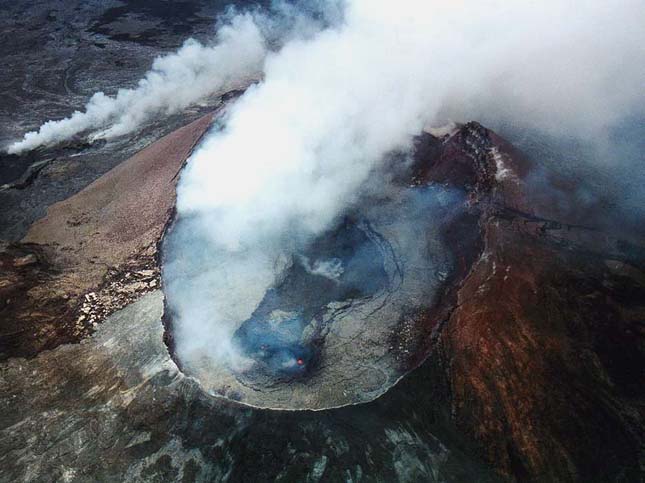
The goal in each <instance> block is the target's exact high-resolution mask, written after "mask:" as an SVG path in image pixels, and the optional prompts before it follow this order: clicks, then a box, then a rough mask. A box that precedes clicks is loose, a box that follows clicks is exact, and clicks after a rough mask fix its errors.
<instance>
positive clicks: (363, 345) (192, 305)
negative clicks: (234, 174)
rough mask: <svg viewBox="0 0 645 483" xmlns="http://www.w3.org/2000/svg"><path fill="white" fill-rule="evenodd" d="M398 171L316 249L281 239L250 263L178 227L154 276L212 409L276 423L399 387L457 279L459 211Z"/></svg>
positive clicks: (183, 362) (458, 205) (178, 344)
mask: <svg viewBox="0 0 645 483" xmlns="http://www.w3.org/2000/svg"><path fill="white" fill-rule="evenodd" d="M428 138H430V137H428ZM396 163H397V162H396V161H395V162H394V168H393V169H394V170H395V171H400V172H403V171H405V172H404V173H403V174H401V173H399V175H397V176H394V179H395V181H392V180H391V177H390V179H389V180H388V181H386V177H385V176H384V175H383V173H382V172H379V173H376V174H375V175H374V176H373V177H372V178H371V179H370V182H369V183H368V184H369V188H368V189H365V190H364V193H363V194H362V195H360V196H357V201H356V202H355V203H353V204H352V205H351V207H350V208H349V209H348V210H347V211H346V212H345V213H343V214H342V215H341V216H339V217H337V219H336V220H335V221H334V222H333V223H332V224H330V225H329V226H328V227H327V228H326V229H325V230H324V231H322V232H321V233H320V234H318V235H317V236H315V237H312V238H310V239H302V240H300V239H298V238H297V237H294V236H290V233H288V232H287V233H284V236H283V237H282V242H283V245H282V246H280V247H273V246H271V247H261V249H260V250H259V253H258V252H257V251H256V250H255V248H249V247H246V248H243V249H240V250H237V251H234V252H231V251H230V250H227V249H225V248H222V247H220V246H218V245H217V243H215V242H213V240H212V237H211V236H210V233H209V230H210V228H209V227H208V226H207V225H204V224H203V223H201V222H198V221H197V220H195V219H194V218H193V217H190V216H187V217H182V216H177V217H176V219H175V220H174V221H173V223H172V225H171V226H170V228H169V230H168V232H167V233H166V236H165V238H164V241H163V244H162V253H163V255H162V262H163V269H162V271H163V280H164V291H165V294H166V313H165V326H166V340H167V342H168V345H169V347H170V349H171V353H172V355H173V358H174V359H175V361H176V362H177V363H178V365H179V367H180V368H181V369H182V370H183V371H184V373H186V374H187V375H190V376H192V377H194V378H195V379H196V380H198V381H199V383H200V384H201V386H202V387H203V388H204V390H205V391H207V392H208V393H210V394H212V395H220V396H224V397H227V398H229V399H233V400H237V401H241V402H244V403H246V404H249V405H253V406H257V407H267V408H275V409H324V408H330V407H338V406H343V405H347V404H355V403H361V402H366V401H370V400H372V399H374V398H376V397H378V396H379V395H381V394H383V393H384V392H385V391H386V390H387V389H389V388H390V387H391V386H392V385H393V384H395V383H396V381H398V379H399V378H400V377H402V376H403V375H404V374H405V373H406V372H407V371H408V370H409V369H410V368H411V366H412V364H414V361H417V360H418V358H419V351H420V350H422V349H423V348H422V347H421V344H420V343H419V341H421V340H427V338H428V336H429V333H430V332H431V330H432V326H431V325H429V324H428V320H427V318H425V317H424V316H422V314H427V313H428V311H429V310H430V309H431V308H432V306H433V304H434V303H435V301H436V299H437V295H438V294H439V293H440V292H441V290H442V289H443V286H444V284H445V283H446V280H447V279H448V277H449V274H450V273H451V272H452V270H453V260H452V256H451V254H450V252H449V250H448V247H447V246H446V243H445V236H444V235H445V228H446V226H447V225H448V224H450V222H451V220H454V219H455V217H456V216H457V214H458V213H460V212H461V209H462V206H463V202H464V198H463V196H462V194H461V192H460V191H458V190H455V189H452V188H447V187H444V186H441V185H438V184H424V183H417V184H415V183H413V180H412V175H411V174H410V171H409V166H407V165H406V166H407V168H405V170H403V169H402V167H399V166H396ZM399 164H401V165H402V166H403V165H405V163H404V162H403V161H400V163H399ZM390 174H391V173H390ZM379 185H380V186H379ZM375 186H378V189H374V187H375ZM267 255H268V256H267ZM406 334H407V338H406V337H405V335H406Z"/></svg>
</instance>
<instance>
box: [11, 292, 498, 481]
mask: <svg viewBox="0 0 645 483" xmlns="http://www.w3.org/2000/svg"><path fill="white" fill-rule="evenodd" d="M162 310H163V296H162V294H161V292H159V291H157V292H152V293H150V294H148V295H146V296H144V297H143V298H142V299H140V300H139V301H138V302H136V303H134V304H132V305H130V306H128V307H126V308H125V309H123V310H121V311H120V312H117V313H115V314H114V315H112V316H111V317H109V318H108V319H107V320H106V321H105V322H104V323H103V324H102V325H101V326H100V327H99V329H98V331H97V333H96V334H95V335H94V336H93V337H92V338H90V339H86V340H85V341H84V342H83V343H81V344H76V345H66V346H61V347H59V348H57V349H55V350H53V351H47V352H43V353H42V354H40V355H39V356H38V357H36V358H34V359H31V360H25V359H11V360H9V361H8V362H6V363H5V364H3V365H2V366H0V394H1V395H2V396H1V399H0V467H1V468H2V474H1V475H0V481H7V482H8V481H490V480H491V477H490V475H489V474H488V473H487V470H485V469H484V467H483V466H482V465H480V464H479V463H478V462H476V461H473V460H472V459H471V458H470V457H466V456H464V451H465V450H466V449H467V448H464V445H463V443H462V442H461V441H460V439H459V438H458V437H457V436H456V434H455V433H454V432H453V431H451V430H450V428H449V425H448V424H444V423H443V422H442V421H444V420H445V419H446V416H445V415H442V412H441V411H440V410H438V409H437V410H435V408H433V406H434V405H433V403H432V387H431V385H432V371H431V370H430V369H429V366H427V365H426V366H422V367H421V368H420V369H419V370H417V371H415V372H414V373H412V374H411V375H410V376H409V377H408V378H406V379H404V380H403V381H402V382H401V383H399V384H398V385H397V386H395V388H393V389H392V390H391V391H389V392H388V393H387V394H385V395H384V396H383V397H381V398H379V399H377V400H376V401H374V402H372V403H369V404H364V405H360V406H350V407H347V408H343V409H338V410H330V411H319V412H312V411H269V410H257V409H253V408H249V407H245V406H242V405H239V404H236V403H233V402H230V401H227V400H225V399H222V398H214V397H212V396H209V395H207V394H205V393H204V392H202V390H201V389H200V387H199V386H198V384H197V383H196V382H195V381H194V380H193V379H191V378H188V377H185V376H184V375H183V374H182V373H181V372H180V371H178V369H177V367H176V366H175V364H174V363H173V361H172V360H171V359H170V357H169V355H168V352H167V350H166V347H165V346H164V344H163V340H162V335H163V327H162V324H161V321H160V317H161V315H162Z"/></svg>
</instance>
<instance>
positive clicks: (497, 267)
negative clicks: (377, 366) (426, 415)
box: [423, 123, 645, 481]
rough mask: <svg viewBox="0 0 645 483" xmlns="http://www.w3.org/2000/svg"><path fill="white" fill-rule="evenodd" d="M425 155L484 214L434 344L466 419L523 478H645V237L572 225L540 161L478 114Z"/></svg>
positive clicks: (505, 467) (431, 172) (491, 457)
mask: <svg viewBox="0 0 645 483" xmlns="http://www.w3.org/2000/svg"><path fill="white" fill-rule="evenodd" d="M427 161H428V164H427V165H426V166H425V173H423V175H424V178H425V180H429V181H439V182H448V183H451V184H452V183H454V184H457V185H458V186H462V187H464V188H465V189H466V190H467V191H468V192H469V199H470V202H471V204H472V208H473V209H474V210H479V212H480V220H479V226H480V231H481V239H482V241H483V250H482V251H481V254H480V256H479V258H478V260H477V261H476V262H475V263H474V264H473V265H472V268H471V270H470V273H469V274H468V275H467V276H466V277H465V279H464V280H463V281H462V282H461V283H460V286H459V288H458V290H457V295H456V300H455V301H454V304H453V309H454V310H453V311H452V313H451V314H450V316H449V318H448V320H447V322H446V323H445V325H444V330H443V331H442V332H441V334H440V336H439V338H438V342H437V344H436V348H438V349H439V351H438V352H439V359H440V360H441V361H442V364H443V365H444V366H445V368H446V377H447V381H448V386H449V390H448V393H449V394H450V400H451V405H452V411H453V415H454V418H455V420H456V422H457V424H458V426H459V427H460V428H461V429H462V430H463V431H464V432H465V433H467V434H468V435H469V436H471V437H472V438H473V439H474V440H475V441H477V442H478V443H479V445H480V448H481V451H482V454H483V455H484V456H485V457H486V459H488V461H489V462H490V463H491V464H492V465H493V466H494V467H496V468H497V469H498V470H499V471H500V472H501V473H502V474H504V475H506V476H508V477H511V478H513V479H518V480H525V479H547V480H549V481H553V480H560V481H570V480H581V481H590V480H598V479H602V480H607V479H610V480H611V479H625V480H629V481H636V480H637V479H638V478H639V475H642V474H643V473H642V471H643V469H642V468H640V467H639V451H641V450H640V448H642V444H643V434H644V429H645V426H644V425H643V415H644V413H645V411H644V408H645V405H644V404H643V402H644V401H645V397H644V396H645V386H644V385H643V381H644V380H645V373H644V372H643V370H644V369H643V368H645V344H644V338H643V335H644V330H643V320H644V319H645V273H644V272H643V271H642V267H643V266H645V257H643V254H644V253H645V251H643V248H642V245H641V246H640V247H639V246H638V245H635V244H633V243H627V242H625V241H624V240H621V239H620V238H619V236H620V235H616V234H614V236H610V235H607V234H605V233H603V232H601V231H600V230H598V229H592V228H583V227H580V226H575V225H569V224H567V223H566V222H567V221H569V220H570V219H571V218H572V212H571V211H570V210H568V211H566V212H563V211H562V209H561V206H554V205H549V203H548V202H549V199H548V197H547V196H545V195H544V192H538V191H537V189H543V188H544V186H543V185H539V186H537V187H536V185H534V184H532V183H531V182H530V181H527V178H529V177H530V174H531V173H532V172H533V171H532V167H531V166H530V163H529V162H528V161H527V160H525V159H523V158H522V157H521V155H519V154H518V153H516V152H513V150H512V148H510V147H509V146H508V145H507V144H506V143H504V142H503V141H502V140H500V139H499V138H498V137H497V136H495V135H494V134H493V133H490V132H489V131H487V130H485V129H483V128H482V127H481V126H479V125H477V124H473V123H471V124H469V125H466V126H464V127H463V128H462V129H461V130H460V131H459V132H458V133H457V134H455V135H454V136H452V137H450V138H448V139H445V140H444V146H443V149H441V150H440V153H439V155H438V156H435V157H434V158H433V159H429V160H427ZM468 161H470V165H469V163H468ZM535 200H540V203H534V202H533V201H535ZM571 206H574V201H572V202H571ZM558 214H560V215H561V216H562V218H561V219H559V220H558V219H557V218H556V219H547V218H546V216H558ZM573 218H575V217H573ZM588 219H589V217H588ZM593 221H594V218H591V222H592V223H593ZM444 310H446V309H445V308H444Z"/></svg>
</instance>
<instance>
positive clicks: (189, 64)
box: [8, 14, 266, 153]
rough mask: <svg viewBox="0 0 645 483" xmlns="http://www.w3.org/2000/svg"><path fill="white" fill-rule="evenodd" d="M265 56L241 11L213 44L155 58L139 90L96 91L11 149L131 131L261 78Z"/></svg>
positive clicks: (18, 150) (193, 44)
mask: <svg viewBox="0 0 645 483" xmlns="http://www.w3.org/2000/svg"><path fill="white" fill-rule="evenodd" d="M265 55H266V45H265V40H264V37H263V35H262V34H261V32H260V29H259V28H258V25H257V23H256V21H255V20H254V18H253V17H252V16H251V15H250V14H245V15H239V16H237V17H235V18H234V19H233V21H232V22H231V23H230V24H228V25H225V26H223V27H222V28H220V29H219V31H218V33H217V36H216V39H215V43H214V45H212V46H205V45H202V44H200V43H199V42H197V41H196V40H193V39H190V40H188V41H186V42H185V43H184V45H183V46H182V47H181V48H180V49H179V50H178V51H177V52H176V53H174V54H171V55H167V56H164V57H159V58H157V59H155V61H154V62H153V64H152V69H151V70H150V71H149V72H148V73H147V74H146V76H145V77H144V78H143V79H141V80H140V81H139V83H138V85H137V87H136V88H133V89H120V90H119V91H118V93H117V94H116V96H114V97H110V96H107V95H105V94H104V93H103V92H97V93H96V94H94V95H93V96H92V98H91V99H90V101H89V102H88V103H87V105H86V106H85V111H83V112H81V111H76V112H74V113H73V114H72V115H71V116H70V117H68V118H66V119H62V120H60V121H48V122H46V123H45V124H43V125H42V126H41V127H40V128H39V129H38V130H37V131H33V132H29V133H27V134H25V136H24V138H23V139H22V140H21V141H17V142H15V143H13V144H11V145H10V146H9V148H8V152H9V153H21V152H23V151H28V150H31V149H34V148H37V147H39V146H46V145H51V144H55V143H57V142H60V141H63V140H66V139H70V138H71V137H73V136H75V135H76V134H79V133H81V132H84V131H87V130H97V129H102V128H104V129H102V130H99V131H96V132H94V133H93V134H92V136H91V139H98V138H106V139H107V138H112V137H115V136H120V135H123V134H127V133H129V132H131V131H133V130H135V129H136V128H137V127H139V126H141V125H142V124H143V123H144V122H146V121H148V120H150V119H151V118H153V117H154V116H157V115H159V114H166V115H167V114H172V113H174V112H177V111H180V110H181V109H183V108H185V107H187V106H189V105H191V104H194V103H196V102H198V101H200V100H202V99H204V98H206V97H208V96H210V95H213V94H216V93H219V92H222V93H223V92H225V91H227V90H230V89H232V88H235V87H238V86H242V85H244V83H245V82H248V81H249V80H252V79H254V78H257V77H259V75H260V73H261V66H262V61H263V60H264V56H265Z"/></svg>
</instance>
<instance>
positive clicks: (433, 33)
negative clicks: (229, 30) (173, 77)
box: [166, 0, 645, 358]
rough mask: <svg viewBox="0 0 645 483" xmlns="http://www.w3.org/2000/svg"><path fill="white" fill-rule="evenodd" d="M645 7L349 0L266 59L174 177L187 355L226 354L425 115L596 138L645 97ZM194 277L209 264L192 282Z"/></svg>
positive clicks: (172, 296)
mask: <svg viewBox="0 0 645 483" xmlns="http://www.w3.org/2000/svg"><path fill="white" fill-rule="evenodd" d="M641 7H642V2H639V1H634V0H619V1H617V2H612V4H611V5H610V4H608V3H607V2H604V1H602V2H601V1H599V0H594V1H590V2H586V3H585V4H584V5H580V4H575V5H574V4H573V3H572V2H568V1H563V0H550V1H542V2H501V1H494V0H492V1H484V2H480V1H477V2H475V1H462V2H439V1H435V2H428V1H421V0H409V1H406V2H397V3H396V5H394V4H393V3H392V2H389V1H374V0H369V1H368V0H351V1H348V2H347V3H346V10H345V12H344V22H342V23H341V24H339V25H335V26H332V27H330V28H327V29H324V30H322V31H320V32H319V33H318V34H317V35H314V36H313V37H311V38H308V39H296V40H293V41H291V42H288V43H286V44H285V45H284V46H283V47H282V48H281V49H280V50H279V51H278V52H276V53H272V54H269V55H268V57H267V59H266V62H265V67H264V80H263V81H262V82H261V83H260V84H259V85H257V86H253V87H251V88H250V89H249V90H248V91H247V92H246V94H245V95H244V96H243V97H242V98H240V99H239V100H238V102H237V103H236V104H235V105H233V106H232V108H231V109H230V112H229V113H228V116H227V118H226V119H225V122H224V127H223V129H222V130H221V131H219V132H217V133H214V134H212V135H211V136H210V137H209V138H208V139H206V140H205V141H204V142H203V144H202V146H201V147H200V149H199V150H198V151H197V152H196V153H195V154H194V155H193V157H192V158H191V159H190V161H189V163H188V165H187V167H186V169H185V171H184V172H183V174H182V178H181V182H180V185H179V187H178V199H177V208H178V214H179V219H180V220H184V226H183V227H181V226H180V225H178V227H177V229H178V230H180V231H182V234H181V236H178V237H177V239H181V240H182V242H177V243H173V244H172V246H169V247H168V250H167V261H168V265H167V268H166V284H167V288H168V291H169V301H170V302H171V305H172V304H174V306H173V310H174V312H175V314H176V319H175V322H176V326H177V333H178V338H177V349H178V353H179V354H180V357H182V356H183V357H186V358H189V357H193V355H192V354H195V353H197V354H200V355H199V357H203V356H204V354H209V353H210V354H214V353H218V354H220V355H221V354H222V353H226V354H230V346H227V349H226V350H224V351H220V350H219V349H217V347H219V346H220V345H221V344H222V343H224V342H223V341H227V340H228V339H227V336H228V334H230V330H232V329H231V324H233V325H234V324H235V323H237V322H239V321H241V320H243V318H244V317H247V316H248V315H249V314H250V312H251V311H252V309H253V308H254V307H255V306H256V305H257V303H258V301H259V297H261V294H262V293H263V287H266V286H267V285H268V284H270V283H271V280H272V277H273V276H274V273H275V263H276V260H280V259H285V258H289V257H290V256H291V255H292V254H293V253H295V252H297V250H298V248H299V247H300V246H302V244H303V243H304V241H306V240H308V239H310V238H311V237H313V236H315V235H317V234H319V233H321V232H322V231H324V230H325V229H326V228H328V227H329V226H330V225H331V224H332V223H333V222H334V220H335V219H336V218H337V217H338V216H339V215H340V214H342V213H343V212H344V210H346V209H347V207H348V206H350V205H351V204H352V203H353V202H355V201H356V200H357V199H358V196H359V194H360V192H361V190H362V189H363V188H364V187H365V183H366V182H368V180H369V177H370V173H371V172H373V170H374V169H375V168H377V167H378V166H379V164H380V163H381V162H382V160H383V159H384V158H385V157H386V155H387V154H388V153H390V152H393V151H404V150H406V149H407V148H409V147H410V144H411V139H412V137H413V136H414V135H415V134H417V133H419V132H420V131H421V130H422V128H423V127H424V126H425V125H432V124H435V123H437V122H438V121H440V120H442V119H444V118H446V117H448V118H452V119H454V120H458V121H461V120H467V119H469V118H471V117H474V116H476V115H477V114H479V113H483V112H485V113H486V114H487V116H489V117H490V116H492V117H495V116H500V117H503V118H504V119H506V120H508V121H509V122H522V123H525V124H530V125H531V126H534V127H536V128H539V129H543V130H555V131H558V130H567V132H568V133H570V134H572V135H575V134H579V135H589V133H591V132H598V131H599V130H603V129H605V128H607V127H608V126H610V125H612V124H613V123H615V122H616V121H617V120H619V119H621V118H622V117H624V115H625V114H626V113H628V112H629V111H630V110H632V109H633V107H634V106H640V105H642V101H643V100H644V98H645V94H644V92H643V90H642V79H643V77H642V76H641V74H642V73H643V66H645V51H643V49H642V45H643V41H645V38H644V37H645V35H644V34H643V30H642V28H641V27H642V25H643V24H644V22H645V9H643V8H641ZM627 59H629V62H627ZM618 72H620V75H618V74H617V73H618ZM195 253H198V254H199V256H195V255H194V254H195ZM191 260H192V261H193V262H195V265H194V266H193V267H190V264H191V263H192V262H191ZM186 264H187V265H188V266H187V265H186ZM215 265H216V266H215ZM186 273H199V274H200V275H199V283H197V284H190V287H191V289H188V288H187V286H186V284H185V283H183V282H184V281H185V280H184V279H182V278H181V277H182V276H185V274H186ZM182 274H183V275H182ZM175 276H178V277H179V278H177V279H175V278H174V277H175ZM193 288H194V290H193ZM175 290H176V292H174V293H173V291H175ZM222 327H228V329H227V330H228V332H227V330H222ZM233 328H234V327H233ZM218 341H220V342H218ZM213 357H215V356H213Z"/></svg>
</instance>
